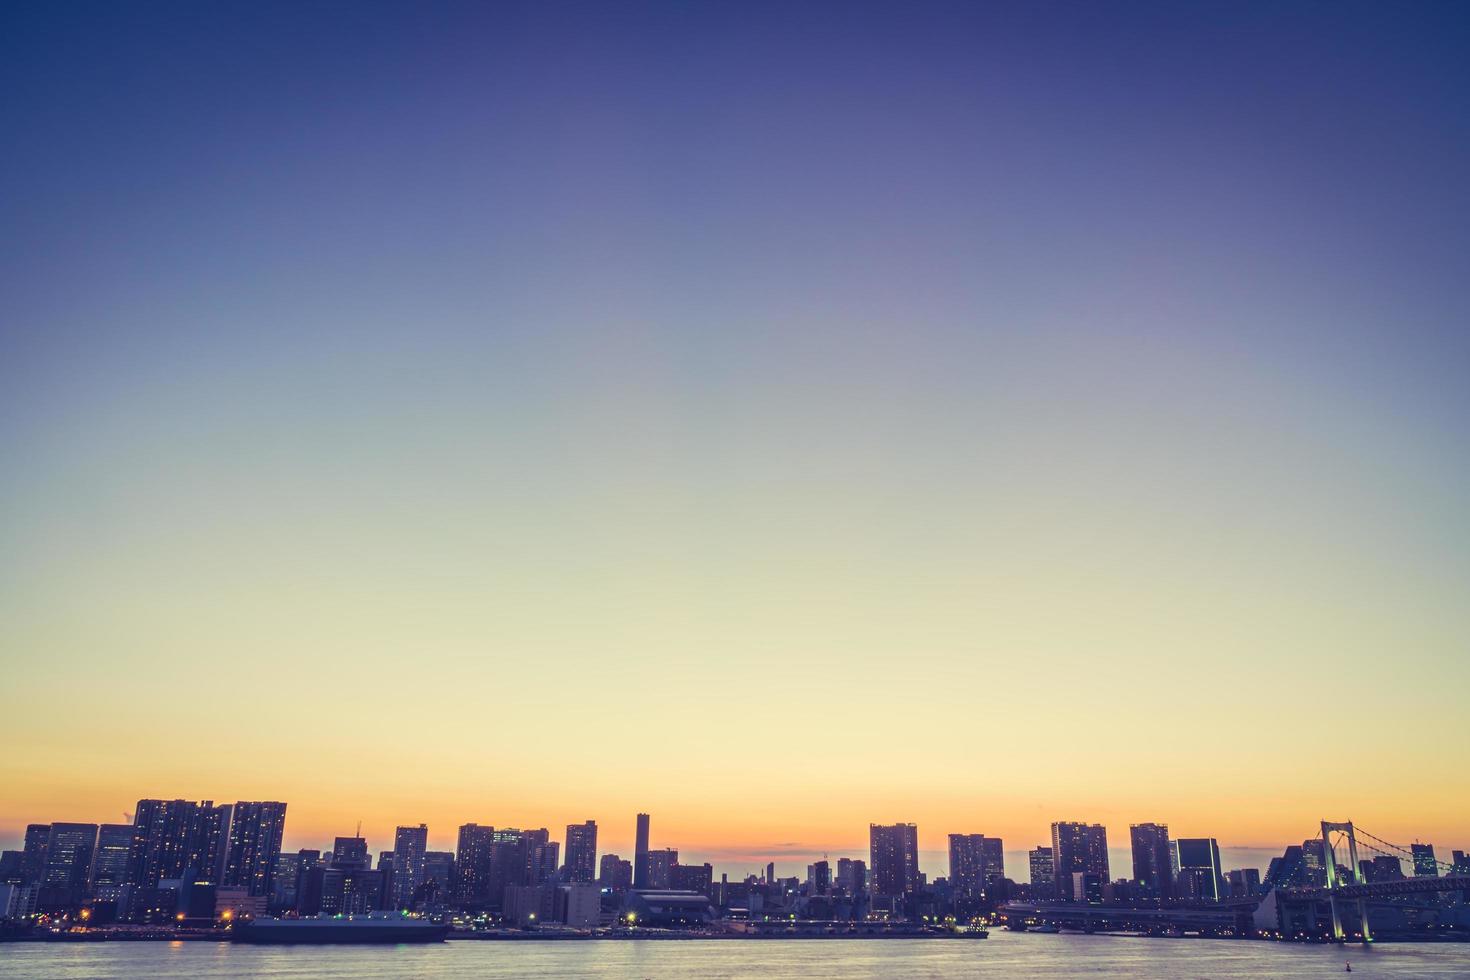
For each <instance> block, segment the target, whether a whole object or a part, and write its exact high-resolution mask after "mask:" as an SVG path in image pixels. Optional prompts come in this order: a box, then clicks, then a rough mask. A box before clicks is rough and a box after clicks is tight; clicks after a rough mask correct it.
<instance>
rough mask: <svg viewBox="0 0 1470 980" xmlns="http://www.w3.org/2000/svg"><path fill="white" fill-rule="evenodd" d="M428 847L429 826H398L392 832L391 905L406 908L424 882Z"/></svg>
mask: <svg viewBox="0 0 1470 980" xmlns="http://www.w3.org/2000/svg"><path fill="white" fill-rule="evenodd" d="M428 849H429V827H428V825H427V824H422V823H421V824H419V825H418V826H417V827H399V828H398V829H397V830H396V831H395V832H394V834H393V905H394V907H395V908H400V909H406V908H408V907H409V906H410V905H412V903H413V895H414V892H415V891H417V890H418V887H419V885H421V884H423V883H424V852H425V851H427V850H428Z"/></svg>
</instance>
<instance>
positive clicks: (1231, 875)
mask: <svg viewBox="0 0 1470 980" xmlns="http://www.w3.org/2000/svg"><path fill="white" fill-rule="evenodd" d="M1225 880H1226V882H1227V883H1229V885H1230V897H1231V898H1249V897H1250V896H1252V895H1259V894H1260V893H1261V869H1260V868H1237V869H1235V870H1234V871H1229V872H1226V874H1225Z"/></svg>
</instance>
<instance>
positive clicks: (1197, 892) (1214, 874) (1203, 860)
mask: <svg viewBox="0 0 1470 980" xmlns="http://www.w3.org/2000/svg"><path fill="white" fill-rule="evenodd" d="M1174 847H1175V850H1176V852H1177V853H1178V855H1179V874H1178V875H1177V876H1176V884H1177V889H1178V894H1179V896H1180V897H1181V898H1191V899H1195V900H1197V901H1201V902H1218V901H1219V900H1220V897H1221V879H1222V877H1223V875H1222V871H1221V868H1220V845H1219V844H1217V843H1216V842H1215V838H1213V837H1181V838H1179V840H1177V841H1175V842H1174Z"/></svg>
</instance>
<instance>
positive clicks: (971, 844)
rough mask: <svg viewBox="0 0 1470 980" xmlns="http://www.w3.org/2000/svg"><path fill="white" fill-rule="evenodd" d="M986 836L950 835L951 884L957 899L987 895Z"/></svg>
mask: <svg viewBox="0 0 1470 980" xmlns="http://www.w3.org/2000/svg"><path fill="white" fill-rule="evenodd" d="M984 845H985V835H984V834H950V835H949V883H950V886H951V887H952V888H954V890H955V896H956V897H957V898H978V897H980V896H981V895H983V894H984V893H985V848H984Z"/></svg>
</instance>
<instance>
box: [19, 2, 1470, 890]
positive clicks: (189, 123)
mask: <svg viewBox="0 0 1470 980" xmlns="http://www.w3.org/2000/svg"><path fill="white" fill-rule="evenodd" d="M3 6H4V9H3V10H0V90H4V91H6V92H12V93H22V97H18V98H14V99H8V100H6V105H5V106H4V108H3V115H4V120H5V132H6V134H7V152H6V153H4V154H3V155H0V215H3V217H4V226H5V228H6V234H5V235H4V242H3V244H0V461H3V466H0V717H3V719H4V723H5V732H6V735H5V751H4V752H0V786H3V787H4V792H3V793H0V840H3V841H5V842H7V844H6V846H15V845H17V844H18V843H19V842H20V841H21V839H22V836H23V834H24V832H25V827H26V825H27V824H28V823H29V822H31V821H33V820H35V819H36V818H37V817H38V816H39V815H47V816H49V817H55V818H56V819H64V820H69V821H95V822H112V821H116V820H117V819H119V817H120V815H121V813H122V812H123V810H124V809H126V808H127V807H128V806H130V805H132V801H133V800H135V799H137V797H138V794H139V792H140V791H141V792H147V793H151V794H158V796H159V797H160V798H168V799H172V798H175V797H187V798H189V799H195V800H203V799H214V800H219V799H222V798H228V799H230V800H235V799H244V800H252V799H254V800H291V801H293V803H292V807H293V809H292V811H291V812H292V816H291V825H290V827H289V828H288V829H287V834H288V836H289V838H290V839H291V841H292V842H293V843H297V844H298V845H300V846H308V845H310V846H315V845H319V844H320V843H321V842H322V841H324V840H329V839H331V838H333V837H334V836H336V835H340V834H342V833H345V832H347V831H348V830H350V829H351V828H353V827H355V826H357V825H358V822H359V821H361V822H362V825H363V826H364V827H366V828H368V831H369V833H370V834H371V839H372V840H374V841H375V842H380V843H382V844H384V846H392V844H393V840H392V837H393V834H394V829H395V828H396V827H397V826H399V825H406V826H417V825H419V824H420V823H423V824H426V825H427V826H428V828H429V837H430V840H429V846H430V847H432V848H439V849H444V848H446V847H447V846H448V845H449V844H450V843H452V842H451V841H449V839H448V838H447V836H446V835H448V834H450V833H452V828H454V827H457V826H459V825H461V824H463V823H465V822H467V821H476V820H478V821H482V822H486V821H488V822H493V823H494V825H495V826H500V825H501V824H502V823H504V824H505V825H509V826H518V827H524V826H533V827H541V826H547V827H553V828H560V827H563V826H566V825H567V824H570V823H575V822H579V821H583V820H586V819H587V818H588V817H589V816H591V817H594V818H596V817H597V816H598V815H601V816H602V817H603V818H604V819H605V818H607V817H608V816H609V815H612V814H633V813H637V812H640V811H642V812H651V813H654V814H657V815H660V816H659V819H660V820H661V821H662V823H661V824H660V826H659V828H658V829H657V831H656V833H655V840H656V841H658V842H662V843H663V845H666V846H670V847H673V846H677V847H678V848H679V849H680V853H681V855H693V856H708V857H711V858H712V859H713V860H714V863H716V864H718V865H720V866H721V867H729V868H732V869H734V868H736V867H750V866H760V865H763V864H764V863H765V862H766V861H769V860H772V859H775V860H777V861H778V862H781V861H784V860H785V858H783V857H782V855H783V854H785V855H793V856H794V855H796V854H800V858H799V859H798V860H809V859H811V858H813V857H819V856H820V855H821V854H823V853H829V854H831V855H834V856H836V855H839V854H861V853H862V851H863V849H864V847H866V846H867V840H866V837H865V834H866V833H867V831H866V830H865V828H867V827H868V826H869V825H870V824H871V823H873V822H879V823H883V824H894V823H898V822H905V821H911V822H914V823H916V824H917V825H918V826H919V827H920V828H921V834H922V837H921V839H920V841H919V849H920V851H921V852H922V853H923V854H925V855H928V856H927V857H922V858H921V862H932V861H933V860H934V859H933V855H934V854H936V853H941V854H942V853H944V852H945V850H946V836H945V835H947V834H949V833H983V834H987V835H994V836H998V837H1000V838H1001V839H1002V840H1004V841H1005V842H1006V845H1007V849H1008V852H1009V853H1008V855H1007V858H1008V861H1014V860H1015V858H1014V857H1012V856H1011V855H1013V854H1016V853H1020V852H1022V851H1024V850H1027V849H1029V848H1032V847H1035V846H1036V845H1037V844H1040V843H1043V842H1046V841H1047V840H1048V837H1049V835H1050V824H1051V821H1052V820H1054V819H1056V818H1058V817H1059V816H1060V817H1062V818H1065V819H1068V820H1071V819H1076V820H1085V821H1088V822H1099V823H1102V824H1104V825H1105V826H1107V827H1108V828H1109V829H1110V830H1111V831H1112V832H1113V836H1110V843H1111V844H1113V845H1117V844H1119V843H1122V842H1123V841H1124V840H1126V834H1125V833H1124V830H1125V828H1127V827H1128V826H1129V825H1130V823H1133V822H1138V821H1147V820H1157V821H1160V822H1167V823H1168V824H1169V826H1170V827H1171V828H1173V830H1174V832H1175V833H1178V834H1181V835H1185V836H1187V837H1191V838H1215V839H1217V840H1218V841H1220V842H1221V846H1222V847H1223V848H1224V849H1225V850H1226V851H1227V853H1228V852H1230V851H1231V849H1232V848H1236V847H1250V848H1260V849H1268V848H1272V847H1276V846H1279V843H1280V842H1283V841H1286V842H1290V841H1294V840H1300V839H1302V838H1303V837H1304V836H1306V835H1308V834H1309V833H1310V832H1311V830H1312V828H1313V827H1315V826H1316V825H1317V823H1318V822H1319V821H1320V820H1322V819H1323V818H1324V817H1329V818H1333V819H1346V818H1347V815H1351V816H1352V818H1353V819H1358V820H1361V821H1362V822H1363V823H1364V824H1365V825H1367V826H1371V827H1374V828H1376V829H1377V830H1378V832H1380V833H1382V834H1385V835H1387V836H1388V837H1389V838H1390V839H1394V840H1405V841H1407V840H1413V839H1416V838H1418V839H1422V840H1430V841H1456V840H1458V839H1461V838H1462V836H1463V833H1464V831H1465V828H1466V822H1465V820H1466V818H1465V814H1466V813H1467V812H1470V784H1466V783H1465V781H1463V780H1459V779H1455V778H1447V775H1448V774H1453V773H1457V772H1459V771H1461V770H1462V769H1463V768H1464V764H1465V761H1466V755H1465V750H1464V745H1465V739H1464V732H1463V728H1464V723H1463V716H1464V713H1465V712H1464V706H1463V702H1464V692H1465V691H1466V690H1467V688H1470V657H1467V656H1466V655H1465V646H1466V638H1467V637H1470V602H1466V596H1467V595H1470V521H1467V520H1466V516H1465V515H1466V514H1467V513H1470V424H1467V422H1470V385H1466V384H1465V378H1464V375H1465V366H1466V365H1467V364H1470V329H1467V328H1466V324H1467V323H1470V195H1467V194H1466V192H1465V186H1466V181H1465V176H1464V175H1465V174H1466V173H1470V113H1467V112H1466V111H1465V106H1466V105H1470V67H1467V66H1470V61H1467V59H1466V58H1465V57H1464V51H1465V48H1466V39H1467V37H1470V34H1467V24H1470V18H1467V16H1466V13H1465V9H1464V8H1463V7H1461V6H1458V5H1453V4H1431V3H1424V4H1409V5H1407V6H1404V5H1385V4H1381V3H1360V2H1345V3H1340V4H1330V5H1329V4H1322V5H1314V4H1291V5H1272V4H1250V3H1240V4H1234V3H1231V4H1218V5H1208V4H1207V5H1205V6H1202V7H1198V6H1195V5H1179V4H1177V3H1166V2H1152V0H1142V2H1138V3H1127V4H1117V5H1098V4H1092V3H1083V2H1065V0H1064V2H1059V3H1055V4H1052V3H1046V4H1032V3H1024V2H1016V3H1004V2H997V3H961V2H947V0H934V2H932V3H919V4H899V3H892V2H890V3H869V2H863V0H854V2H851V3H823V2H813V3H800V4H790V3H784V4H783V3H774V2H772V3H763V2H752V3H739V4H734V3H732V4H720V3H696V4H686V3H675V2H667V3H665V2H651V3H647V4H642V3H640V4H633V5H624V4H619V3H611V4H604V3H584V2H578V0H569V2H567V3H551V4H544V3H535V2H532V3H516V2H506V3H492V4H485V3H471V2H450V0H446V2H442V3H431V4H428V5H424V6H423V7H422V9H420V7H418V6H409V5H401V4H391V3H380V2H374V0H365V2H362V3H353V4H349V5H345V6H337V5H318V4H280V3H270V2H262V3H239V4H232V3H223V4H191V3H184V2H175V0H159V2H157V3H153V2H150V3H122V4H109V3H91V2H80V3H65V4H44V3H32V4H26V3H18V4H6V5H3ZM1456 745H1460V746H1461V748H1460V749H1455V748H1454V746H1456ZM602 833H603V837H602V838H600V839H599V842H598V846H599V849H600V850H601V851H602V852H604V853H605V852H607V851H609V850H616V852H617V853H620V854H623V855H624V856H630V855H631V852H632V846H633V843H632V834H633V829H632V827H631V825H629V824H626V823H625V822H624V820H623V819H622V818H621V817H619V818H618V819H617V820H615V821H608V822H607V823H606V824H604V825H603V830H602ZM419 850H420V848H419V847H418V845H417V843H414V844H413V845H412V846H411V847H406V853H412V854H414V855H417V854H418V851H419ZM1113 850H1114V852H1115V853H1116V850H1117V849H1116V847H1114V849H1113ZM413 860H414V861H417V860H418V858H417V856H415V857H414V858H413ZM660 860H662V858H661V859H660ZM1126 866H1127V865H1126V864H1119V863H1117V861H1116V858H1115V859H1114V868H1115V870H1117V869H1121V868H1123V867H1126ZM926 867H927V865H926Z"/></svg>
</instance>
